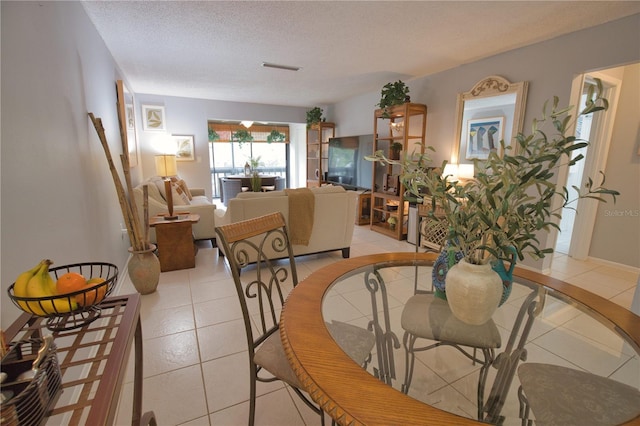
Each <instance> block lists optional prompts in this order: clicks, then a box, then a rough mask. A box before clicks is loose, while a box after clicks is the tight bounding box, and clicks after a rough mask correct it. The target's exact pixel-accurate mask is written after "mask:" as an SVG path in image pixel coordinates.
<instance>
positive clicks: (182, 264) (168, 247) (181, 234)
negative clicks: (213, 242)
mask: <svg viewBox="0 0 640 426" xmlns="http://www.w3.org/2000/svg"><path fill="white" fill-rule="evenodd" d="M199 220H200V215H198V214H181V215H179V216H178V219H176V220H165V219H164V217H162V216H154V217H152V218H151V219H150V220H149V225H150V226H153V227H155V228H156V240H157V241H158V254H159V256H158V258H159V260H160V270H161V271H162V272H166V271H175V270H177V269H188V268H194V267H195V266H196V247H195V244H194V242H193V230H192V225H193V224H194V223H196V222H198V221H199Z"/></svg>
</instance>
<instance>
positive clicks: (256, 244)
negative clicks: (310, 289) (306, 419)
mask: <svg viewBox="0 0 640 426" xmlns="http://www.w3.org/2000/svg"><path fill="white" fill-rule="evenodd" d="M216 233H217V236H218V244H219V245H221V246H222V247H223V248H224V252H225V253H226V256H225V257H226V259H227V262H228V264H229V268H230V269H231V273H232V276H233V281H234V283H235V287H236V291H237V293H238V298H239V300H240V306H241V309H242V316H243V318H244V324H245V332H246V338H247V346H248V350H249V371H250V399H249V425H253V424H254V420H255V407H256V383H257V382H273V381H276V380H281V381H283V382H285V383H286V384H288V385H289V386H291V388H292V389H293V390H294V392H295V393H296V394H297V395H298V396H299V397H300V398H301V399H302V401H303V402H304V403H305V404H306V405H307V406H309V408H311V409H312V410H313V411H314V412H316V413H317V414H319V415H320V420H321V422H322V424H324V412H323V411H322V409H321V408H320V407H319V406H317V405H315V404H314V403H313V402H312V400H311V399H310V398H309V396H308V395H307V394H306V393H304V388H303V386H302V384H301V383H300V381H299V380H298V378H297V377H296V374H295V373H294V371H293V369H292V368H291V366H290V364H289V361H288V360H287V357H286V355H285V352H284V348H283V346H282V341H281V340H280V333H279V320H280V311H281V309H282V306H283V305H284V302H285V299H286V296H287V295H288V293H289V291H290V290H291V289H293V288H294V287H295V286H296V285H297V284H298V275H297V270H296V265H295V259H294V257H293V251H292V247H291V244H290V241H289V234H288V231H287V226H286V224H285V221H284V217H283V215H282V213H280V212H278V213H272V214H269V215H265V216H260V217H257V218H254V219H249V220H245V221H241V222H236V223H232V224H229V225H223V226H220V227H217V228H216ZM241 272H242V277H241ZM252 323H253V325H252ZM326 325H327V329H328V330H329V333H330V334H331V335H332V336H333V338H334V339H335V340H336V341H337V342H338V343H339V344H341V345H344V346H343V347H344V348H346V349H345V352H346V353H347V354H348V355H349V356H350V357H351V358H352V359H353V360H354V362H356V363H357V364H359V365H366V361H367V360H368V359H370V357H371V355H370V353H371V349H372V348H373V345H374V343H375V339H374V337H373V334H372V333H371V332H369V331H367V330H365V329H362V328H360V327H356V326H354V325H351V324H346V323H341V322H337V321H333V322H331V323H326Z"/></svg>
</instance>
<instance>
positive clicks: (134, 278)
mask: <svg viewBox="0 0 640 426" xmlns="http://www.w3.org/2000/svg"><path fill="white" fill-rule="evenodd" d="M155 249H156V246H155V245H154V244H151V246H150V248H149V249H147V250H141V251H136V250H133V248H129V252H130V253H131V254H132V256H131V259H129V264H128V265H127V272H128V273H129V278H130V279H131V283H132V284H133V286H134V287H135V289H136V291H137V292H138V293H140V294H149V293H153V292H154V291H156V288H158V282H159V281H160V261H159V260H158V257H157V256H156V255H155V253H154V251H155Z"/></svg>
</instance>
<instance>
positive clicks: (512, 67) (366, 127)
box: [329, 14, 640, 269]
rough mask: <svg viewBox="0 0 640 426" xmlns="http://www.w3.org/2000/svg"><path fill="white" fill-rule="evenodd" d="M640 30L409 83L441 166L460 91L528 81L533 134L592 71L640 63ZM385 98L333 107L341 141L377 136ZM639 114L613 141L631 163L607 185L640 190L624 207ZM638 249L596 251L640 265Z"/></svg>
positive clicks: (618, 25)
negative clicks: (550, 105) (493, 82)
mask: <svg viewBox="0 0 640 426" xmlns="http://www.w3.org/2000/svg"><path fill="white" fill-rule="evenodd" d="M638 28H640V14H636V15H634V16H631V17H627V18H624V19H621V20H618V21H614V22H611V23H608V24H604V25H601V26H598V27H593V28H590V29H587V30H583V31H578V32H575V33H572V34H568V35H565V36H562V37H558V38H556V39H553V40H549V41H546V42H542V43H538V44H535V45H532V46H529V47H525V48H521V49H517V50H513V51H510V52H507V53H504V54H500V55H496V56H494V57H491V58H488V59H485V60H481V61H477V62H473V63H470V64H466V65H463V66H460V67H457V68H454V69H451V70H448V71H444V72H441V73H438V74H434V75H431V76H426V77H420V78H415V79H413V80H407V81H405V82H406V83H407V85H408V86H409V88H410V93H409V94H410V96H411V100H412V102H418V103H424V104H426V105H427V108H428V114H427V140H426V143H427V145H431V146H433V147H435V148H436V150H437V152H436V153H435V154H433V155H432V158H433V159H434V163H435V164H440V163H441V162H442V160H445V159H446V160H448V159H449V157H450V154H451V149H452V147H453V144H454V138H455V125H456V124H455V111H456V96H457V94H458V93H459V92H465V91H468V90H469V89H470V88H471V87H473V85H474V84H475V83H477V82H478V81H480V80H481V79H483V78H484V77H487V76H489V75H500V76H503V77H505V78H507V79H508V80H509V81H512V82H518V81H528V82H529V92H528V97H527V105H526V113H525V118H524V132H525V133H528V132H529V131H530V128H531V122H532V120H533V118H534V117H539V116H540V115H541V111H542V105H543V104H544V101H545V100H547V99H551V98H553V96H554V95H557V96H559V97H560V99H561V104H563V105H566V104H568V102H569V95H570V92H571V82H572V80H573V78H574V76H576V75H578V74H581V73H584V72H586V71H592V70H598V69H603V68H608V67H612V66H618V65H624V64H629V63H633V62H638V61H640V38H639V37H638ZM636 87H637V84H636ZM379 101H380V92H375V93H367V94H362V95H360V96H357V97H354V98H351V99H349V100H347V101H344V102H341V103H338V104H336V105H334V106H333V108H332V109H331V111H332V114H333V116H330V117H329V119H330V120H332V121H336V122H337V123H338V130H339V132H338V133H339V135H340V136H346V135H355V134H366V133H371V131H372V129H373V111H374V110H375V108H376V107H375V105H376V104H377V103H378V102H379ZM637 111H638V109H637V103H636V107H635V112H633V110H628V112H627V114H630V115H633V117H634V118H632V119H627V121H628V124H627V125H626V126H625V130H624V131H623V130H620V131H619V133H617V134H616V135H617V136H616V137H614V140H613V142H612V148H611V150H612V152H613V151H617V152H624V153H626V154H625V157H624V159H621V158H620V157H616V156H614V157H613V158H612V157H611V154H610V158H609V164H608V166H607V170H606V172H607V183H609V184H610V185H611V186H612V187H613V182H618V188H620V183H622V187H623V188H624V187H626V186H627V185H633V188H634V189H635V191H625V193H624V194H623V196H622V197H621V198H620V203H621V205H624V206H628V207H627V208H630V209H636V210H637V209H638V208H639V207H640V196H639V194H638V192H639V191H638V186H639V184H638V180H637V179H636V180H632V181H624V179H625V178H626V177H629V176H638V167H639V165H638V161H637V158H635V157H633V156H631V154H630V153H633V152H637V150H638V133H637V132H638V124H637V123H638V120H637V118H638V113H637ZM634 135H635V136H634ZM616 159H618V160H617V161H616ZM623 182H631V183H623ZM609 207H610V206H609ZM604 208H607V207H604ZM600 214H602V212H601V213H600ZM628 220H629V221H633V223H634V226H637V225H638V221H639V220H640V219H639V218H637V217H636V218H633V219H631V218H630V219H628ZM602 222H603V221H602V220H598V222H597V223H596V232H595V233H594V236H596V235H601V234H602V232H601V231H600V230H599V229H598V228H599V227H600V226H602ZM618 223H620V222H618ZM633 229H636V228H633ZM637 235H638V233H635V234H633V237H634V238H635V241H636V242H637ZM541 242H542V244H545V243H546V235H542V236H541ZM637 247H638V245H637V243H636V244H631V246H627V245H625V244H617V243H616V242H615V241H611V240H610V239H594V242H593V245H592V248H591V253H592V255H593V256H597V257H599V258H601V259H605V260H609V261H612V262H617V263H623V264H626V265H630V266H634V267H640V259H639V257H640V256H638V254H637V253H638V251H637ZM627 252H631V253H632V254H628V253H627ZM633 253H635V257H634V255H633ZM550 261H551V258H550V257H547V258H545V259H544V261H538V262H533V261H531V260H527V261H526V262H525V263H526V264H527V265H528V266H530V267H534V268H538V269H546V268H548V267H549V265H550Z"/></svg>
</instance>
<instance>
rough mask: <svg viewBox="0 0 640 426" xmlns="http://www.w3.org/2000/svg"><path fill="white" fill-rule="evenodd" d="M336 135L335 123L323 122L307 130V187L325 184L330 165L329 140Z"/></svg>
mask: <svg viewBox="0 0 640 426" xmlns="http://www.w3.org/2000/svg"><path fill="white" fill-rule="evenodd" d="M335 135H336V125H335V123H327V122H321V123H317V124H314V125H312V126H311V127H310V128H307V187H309V188H311V187H318V186H321V185H322V183H323V182H324V176H325V173H326V172H327V170H328V168H327V167H328V165H329V139H330V138H333V137H335Z"/></svg>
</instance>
